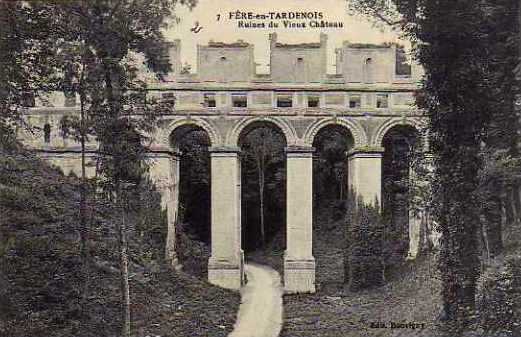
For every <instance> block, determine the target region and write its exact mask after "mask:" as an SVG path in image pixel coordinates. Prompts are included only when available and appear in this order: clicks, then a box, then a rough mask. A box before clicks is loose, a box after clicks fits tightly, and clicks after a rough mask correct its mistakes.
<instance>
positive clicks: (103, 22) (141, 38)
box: [34, 0, 193, 336]
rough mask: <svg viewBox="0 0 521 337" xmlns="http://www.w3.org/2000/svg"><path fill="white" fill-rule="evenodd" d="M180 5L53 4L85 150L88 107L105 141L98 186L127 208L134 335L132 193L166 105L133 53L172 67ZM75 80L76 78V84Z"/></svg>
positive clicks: (125, 301)
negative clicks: (168, 34) (169, 33)
mask: <svg viewBox="0 0 521 337" xmlns="http://www.w3.org/2000/svg"><path fill="white" fill-rule="evenodd" d="M176 3H177V1H175V0H173V1H162V0H153V1H148V2H136V1H124V0H121V1H96V2H87V1H75V2H70V3H61V2H56V3H54V7H53V9H54V11H55V12H54V15H55V17H56V18H58V20H57V23H56V26H57V27H58V28H61V29H62V30H63V31H66V32H68V33H67V34H66V35H65V39H64V40H65V42H64V44H65V45H66V46H65V47H67V48H63V49H61V51H62V56H63V58H62V60H66V62H64V63H63V64H64V72H63V73H64V74H65V75H66V76H65V78H64V81H63V83H64V89H66V90H68V91H69V92H72V93H76V92H78V93H79V95H80V103H81V119H80V123H79V127H78V129H79V135H80V137H79V138H80V142H81V144H82V153H83V154H84V151H85V147H84V144H85V137H86V133H87V127H86V115H85V113H87V115H88V125H89V129H88V131H89V132H90V133H91V134H92V136H93V137H94V138H95V139H96V141H97V143H98V144H99V150H98V161H99V166H98V168H99V173H100V180H99V181H98V183H99V186H100V187H101V188H102V189H103V190H104V191H105V193H106V194H107V195H108V196H109V200H112V201H113V202H115V203H116V204H117V205H118V206H119V209H120V210H121V212H122V213H121V218H120V219H121V221H120V222H118V223H117V225H118V226H117V229H118V236H119V253H120V267H121V291H122V307H123V327H122V335H123V336H130V289H129V282H128V267H129V263H128V254H127V249H128V247H127V239H126V226H127V221H126V218H127V216H126V214H127V213H128V211H129V209H128V195H129V193H132V192H133V191H134V192H135V191H136V189H137V187H138V186H139V184H140V182H141V177H142V175H143V174H144V173H145V171H146V168H147V167H146V162H145V157H146V146H145V140H146V139H147V137H148V136H147V135H149V134H150V133H151V131H152V129H153V127H154V120H155V116H157V114H158V113H159V112H161V111H162V109H163V108H165V107H163V106H161V105H159V104H154V103H155V102H150V101H147V100H146V95H144V92H145V89H146V84H145V83H144V82H142V81H140V80H139V79H138V68H137V67H136V66H135V64H136V63H135V62H133V53H139V54H142V55H144V57H145V62H146V65H147V66H148V67H149V68H150V69H151V70H152V71H153V72H154V73H156V74H157V75H158V76H159V77H161V76H162V75H164V74H166V73H167V71H169V69H170V64H169V62H168V58H167V57H166V55H167V47H168V45H167V43H166V41H165V38H164V36H163V33H162V28H164V27H165V25H166V19H167V18H168V17H169V16H171V15H172V9H173V6H174V5H175V4H176ZM181 3H189V4H193V2H185V1H181ZM45 5H48V4H45ZM34 6H35V7H37V6H40V4H35V5H34ZM74 78H75V79H76V83H75V85H72V83H71V82H73V80H72V79H74ZM83 164H84V162H83ZM83 167H84V166H83ZM82 176H83V178H85V177H84V175H82ZM82 199H83V198H82ZM83 218H84V217H83ZM82 225H83V226H82V231H85V228H84V227H85V226H84V224H82Z"/></svg>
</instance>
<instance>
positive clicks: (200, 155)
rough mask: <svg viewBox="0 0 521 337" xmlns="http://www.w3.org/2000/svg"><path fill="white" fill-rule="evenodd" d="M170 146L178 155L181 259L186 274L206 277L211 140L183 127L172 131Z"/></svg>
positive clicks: (200, 130)
mask: <svg viewBox="0 0 521 337" xmlns="http://www.w3.org/2000/svg"><path fill="white" fill-rule="evenodd" d="M170 143H171V146H172V148H173V149H174V151H175V153H176V155H175V156H176V158H175V160H174V162H175V164H174V165H176V166H177V168H175V169H174V172H176V173H177V174H178V177H176V178H174V181H177V182H178V191H177V193H178V200H179V202H178V216H177V223H176V250H177V255H178V259H179V262H180V263H181V264H182V265H183V266H184V267H185V268H184V269H185V270H186V271H188V272H192V273H193V274H195V275H197V276H201V277H206V273H207V261H208V257H209V255H210V244H211V205H210V200H211V195H210V167H211V166H210V155H209V152H208V147H209V146H210V145H211V141H210V137H209V136H208V133H207V132H206V131H205V130H204V129H203V128H201V127H199V126H196V125H182V126H180V127H178V128H176V129H175V130H174V131H173V132H172V134H171V136H170ZM174 174H175V173H174ZM174 193H175V192H174Z"/></svg>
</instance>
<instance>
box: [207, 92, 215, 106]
mask: <svg viewBox="0 0 521 337" xmlns="http://www.w3.org/2000/svg"><path fill="white" fill-rule="evenodd" d="M204 106H205V107H207V108H215V107H216V106H217V104H216V102H215V94H213V93H207V94H204Z"/></svg>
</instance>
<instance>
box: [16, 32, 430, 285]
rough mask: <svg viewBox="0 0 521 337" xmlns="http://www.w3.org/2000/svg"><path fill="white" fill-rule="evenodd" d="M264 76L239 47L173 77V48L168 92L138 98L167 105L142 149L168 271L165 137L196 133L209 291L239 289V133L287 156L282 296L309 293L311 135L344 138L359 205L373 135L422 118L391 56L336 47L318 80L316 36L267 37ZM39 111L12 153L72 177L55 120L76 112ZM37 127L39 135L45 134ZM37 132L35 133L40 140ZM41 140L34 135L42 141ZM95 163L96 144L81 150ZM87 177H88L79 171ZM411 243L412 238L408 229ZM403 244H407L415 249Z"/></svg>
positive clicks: (415, 74)
mask: <svg viewBox="0 0 521 337" xmlns="http://www.w3.org/2000/svg"><path fill="white" fill-rule="evenodd" d="M270 42H271V58H270V59H271V74H270V75H269V76H268V75H257V74H256V73H255V63H254V59H253V46H252V45H251V44H248V43H246V42H243V41H238V42H236V43H231V44H225V43H215V42H211V43H209V44H208V45H207V46H199V47H198V60H197V64H198V73H197V74H182V71H181V69H182V67H181V64H180V60H179V55H180V48H181V46H180V42H179V41H176V42H175V43H173V44H172V52H171V53H170V56H171V58H172V62H173V65H174V71H173V73H172V74H171V75H170V76H169V77H168V79H169V81H165V82H162V83H153V84H151V85H150V89H149V92H148V94H149V95H150V96H154V97H158V98H160V99H172V97H175V100H176V104H175V108H173V109H172V111H171V112H170V113H169V114H167V115H165V116H163V117H162V118H161V120H160V123H159V128H158V130H157V132H156V134H155V135H154V137H153V144H152V146H151V152H150V157H151V158H152V161H153V165H152V167H151V177H152V178H153V180H154V181H155V182H156V185H157V187H158V189H159V191H161V194H162V196H163V202H162V204H163V207H164V208H165V209H167V212H168V218H169V221H168V238H167V247H166V251H167V257H169V258H170V259H171V260H172V263H175V261H176V257H175V239H174V238H175V222H176V219H177V208H178V193H179V160H178V157H177V156H176V146H175V144H172V137H171V135H172V133H173V132H174V131H175V130H176V129H177V128H178V127H181V126H185V125H192V126H196V127H200V128H202V129H203V130H205V131H206V132H207V134H208V136H209V139H210V142H211V148H210V152H211V191H212V196H211V203H212V211H211V221H212V224H211V227H212V228H211V237H212V255H211V258H210V260H209V263H208V268H209V273H208V274H209V279H210V282H212V283H214V284H217V285H221V286H223V287H228V288H239V287H240V286H241V284H242V283H243V279H244V275H243V264H244V254H243V251H242V249H241V207H240V198H241V196H240V193H241V189H240V184H241V176H240V160H239V156H238V153H239V151H240V149H239V138H240V135H241V132H242V131H243V130H245V128H247V127H248V126H250V125H251V124H252V123H255V122H259V121H260V122H267V123H271V124H272V125H274V126H275V127H276V128H279V129H280V130H281V131H282V133H283V134H284V136H285V138H286V144H287V151H286V153H287V251H286V254H285V262H284V267H285V273H284V278H285V280H284V281H285V289H286V291H288V292H314V291H315V262H314V258H313V253H312V212H313V209H312V205H313V202H312V198H313V193H312V178H313V170H312V167H313V166H312V165H313V161H312V152H313V148H312V145H313V140H314V137H315V135H316V134H317V133H318V132H319V130H321V129H322V128H323V127H326V126H328V125H340V126H342V127H344V128H346V129H347V130H348V131H349V133H350V134H351V135H352V137H353V140H354V149H353V150H352V151H351V152H350V154H349V159H348V160H349V181H350V185H351V186H352V187H353V188H354V189H355V190H356V191H358V192H359V194H361V195H362V196H363V197H364V198H365V199H366V200H367V201H368V202H373V201H374V200H375V198H378V199H379V200H381V185H382V184H381V171H382V170H381V165H382V163H381V161H382V159H381V158H382V152H383V148H382V146H383V144H382V141H383V137H384V135H385V134H386V133H387V132H388V131H389V130H390V129H392V128H393V127H394V126H397V125H411V126H414V127H416V128H419V127H420V125H421V124H422V115H421V113H420V112H419V111H417V110H416V108H415V107H414V105H413V103H414V93H415V91H416V90H417V88H418V86H417V83H418V80H419V78H420V77H421V75H422V74H421V70H420V68H419V67H417V66H414V65H413V66H412V74H411V76H403V75H401V76H398V75H395V73H396V71H395V67H396V51H395V47H394V46H392V45H383V46H372V45H350V44H349V43H347V42H346V43H344V45H343V46H342V47H341V48H339V49H337V74H333V75H331V74H327V73H326V57H327V55H326V43H327V36H326V35H321V38H320V42H318V43H307V44H295V45H287V44H281V43H279V42H277V36H276V34H271V35H270ZM50 101H51V102H53V103H52V104H48V106H35V107H31V108H28V109H27V112H26V119H27V121H28V122H29V123H30V124H32V125H34V126H38V127H39V128H40V129H41V130H44V131H42V132H40V133H35V134H28V133H26V134H24V135H23V137H22V138H23V139H24V142H25V143H26V144H27V145H28V146H30V147H33V148H35V149H37V150H38V151H40V152H41V153H42V156H44V157H45V158H47V159H48V160H50V161H51V162H52V163H53V164H56V165H58V166H60V167H62V168H63V170H64V171H65V173H68V172H70V171H73V172H75V173H76V174H79V172H80V165H79V146H78V144H75V143H74V142H72V141H70V140H67V139H64V138H63V137H61V135H60V133H59V127H58V124H59V121H60V119H61V118H62V117H63V116H66V115H74V114H78V111H79V107H78V105H74V102H72V103H71V100H70V99H69V100H67V101H66V100H65V99H64V97H63V96H60V95H58V94H57V95H56V96H55V97H53V99H51V100H50ZM46 125H47V126H46ZM45 130H47V131H45ZM43 133H46V134H43ZM88 148H89V150H90V151H91V155H93V156H94V155H95V150H96V144H95V143H94V142H91V143H89V144H88ZM88 172H89V174H93V173H94V167H91V168H89V170H88ZM412 230H413V231H414V230H416V229H414V228H413V229H412ZM416 237H417V235H412V234H411V238H416Z"/></svg>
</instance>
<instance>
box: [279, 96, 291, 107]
mask: <svg viewBox="0 0 521 337" xmlns="http://www.w3.org/2000/svg"><path fill="white" fill-rule="evenodd" d="M292 106H293V95H292V94H277V108H291V107H292Z"/></svg>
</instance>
